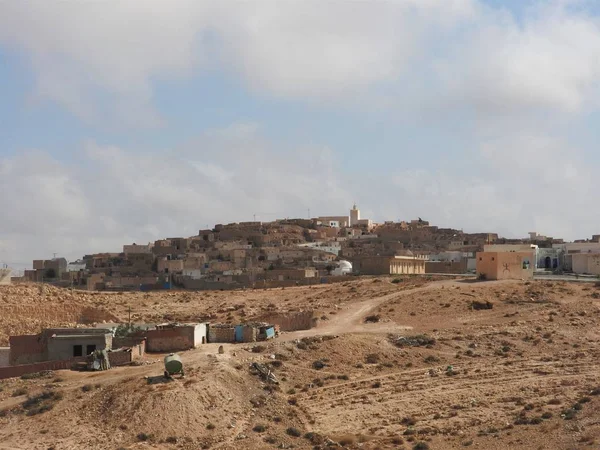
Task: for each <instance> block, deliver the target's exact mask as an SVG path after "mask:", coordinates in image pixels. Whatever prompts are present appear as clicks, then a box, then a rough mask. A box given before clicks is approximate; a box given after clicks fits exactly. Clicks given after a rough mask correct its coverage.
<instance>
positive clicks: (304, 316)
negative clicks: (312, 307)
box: [258, 311, 317, 331]
mask: <svg viewBox="0 0 600 450" xmlns="http://www.w3.org/2000/svg"><path fill="white" fill-rule="evenodd" d="M258 320H260V321H261V322H267V323H272V324H274V325H278V326H279V329H280V330H281V331H297V330H310V329H311V328H313V327H315V326H316V324H317V319H316V318H314V317H313V312H312V311H297V312H289V313H282V314H269V315H266V316H262V317H261V318H260V319H258Z"/></svg>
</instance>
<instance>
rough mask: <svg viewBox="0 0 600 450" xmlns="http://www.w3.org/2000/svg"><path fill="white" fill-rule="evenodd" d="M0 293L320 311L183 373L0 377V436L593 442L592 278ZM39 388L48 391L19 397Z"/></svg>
mask: <svg viewBox="0 0 600 450" xmlns="http://www.w3.org/2000/svg"><path fill="white" fill-rule="evenodd" d="M7 289H11V290H15V289H28V290H30V291H28V292H29V293H30V294H31V295H32V298H31V299H28V300H27V301H28V302H33V303H32V304H34V305H38V306H39V307H41V306H40V305H43V304H46V305H52V304H54V303H56V304H60V305H63V306H64V307H65V308H66V306H67V305H71V306H73V307H74V306H75V305H79V307H81V308H95V310H96V311H100V312H102V313H103V314H108V315H114V316H117V317H120V318H123V317H125V316H126V314H127V310H128V307H129V306H131V308H132V310H133V311H134V314H136V315H137V316H138V317H142V318H144V319H151V320H159V319H162V318H165V316H167V315H172V316H173V318H174V319H177V320H193V319H196V318H200V317H215V318H218V319H220V318H223V319H227V317H228V316H229V317H230V319H229V320H232V321H233V320H237V319H238V318H250V317H254V316H259V315H261V314H264V312H265V311H269V310H281V311H286V310H293V309H301V308H308V307H312V308H314V309H315V310H316V311H318V314H319V315H320V316H321V317H327V320H320V321H319V324H318V327H317V328H315V329H313V330H308V331H302V332H295V333H285V334H283V335H282V336H281V337H280V338H279V339H278V340H276V341H272V342H269V343H258V344H256V345H225V354H223V355H220V354H218V353H217V345H215V344H208V345H205V346H203V347H202V348H200V349H197V350H194V351H189V352H183V353H182V358H183V360H184V363H185V365H186V368H187V373H186V377H185V378H184V379H182V380H179V379H177V380H175V381H172V382H168V383H165V382H163V380H162V379H161V377H160V374H161V373H162V365H161V363H160V359H161V358H160V355H151V356H149V358H148V359H149V363H150V364H148V365H143V366H139V367H123V368H118V369H114V370H111V371H108V372H100V373H77V372H70V371H60V372H55V373H51V374H47V375H44V376H42V377H40V378H34V379H29V380H22V379H11V380H5V381H3V382H1V383H0V387H1V389H2V390H1V391H0V411H2V412H0V416H1V417H0V448H11V449H12V448H17V449H48V448H51V447H53V448H55V449H56V450H59V449H86V448H98V449H120V448H127V449H134V448H139V449H150V448H154V449H158V448H161V449H162V448H167V449H171V448H172V449H176V448H180V449H198V448H222V449H226V448H231V449H234V448H248V449H263V448H315V447H316V448H325V447H326V446H327V445H330V446H334V445H344V446H345V447H346V448H363V449H376V448H404V449H413V448H421V449H426V448H430V449H458V448H465V447H466V448H468V447H472V448H479V449H515V448H523V449H579V448H600V413H599V412H598V411H600V367H599V363H598V357H599V356H600V349H599V348H598V344H597V343H598V337H599V328H598V324H599V322H600V288H596V287H595V286H594V285H589V284H577V283H572V284H569V283H564V282H530V283H524V282H518V281H514V282H512V281H511V282H486V283H471V282H467V281H460V280H446V281H429V282H428V283H426V282H425V280H422V279H419V280H417V279H407V280H405V281H404V282H401V283H392V282H391V279H380V280H377V281H376V280H373V279H362V280H357V281H349V282H347V283H343V284H337V285H327V286H319V287H313V288H308V287H302V288H293V289H285V290H280V289H278V290H268V291H263V290H259V291H252V290H248V291H238V292H210V293H201V294H192V293H162V294H160V293H156V294H149V295H148V294H123V295H116V294H115V295H113V294H110V295H106V294H89V293H71V292H68V291H56V293H54V291H53V290H51V291H49V292H46V293H43V294H40V293H39V291H35V289H34V288H30V287H10V288H4V287H3V288H1V289H0V295H2V296H3V299H4V304H2V303H0V305H3V307H5V308H9V307H10V304H11V302H12V300H14V297H15V294H12V293H11V294H7V292H8V291H7ZM36 292H37V296H36V295H35V294H36ZM69 296H73V298H72V299H71V298H70V297H69ZM38 297H40V298H41V297H43V298H44V299H45V303H44V302H41V301H40V298H38ZM11 299H12V300H11ZM474 302H476V303H475V304H474ZM239 305H241V306H239ZM14 306H15V305H13V307H14ZM474 306H475V308H474ZM478 308H484V309H478ZM485 308H487V309H485ZM15 311H17V310H15ZM15 314H17V313H15ZM11 317H12V316H11ZM15 317H16V316H15ZM28 317H31V318H35V315H34V314H33V313H30V315H29V316H28ZM366 319H368V321H365V320H366ZM44 320H46V321H47V320H48V319H44ZM6 323H11V324H13V321H12V320H11V321H8V322H6V321H5V319H4V316H2V317H1V318H0V326H1V327H2V331H3V332H4V333H6V330H5V324H6ZM44 323H47V322H44ZM11 326H14V325H11ZM33 331H34V330H33ZM153 361H154V362H155V363H153V364H152V362H153ZM254 361H259V362H261V363H264V364H268V365H270V366H271V367H272V368H273V370H274V372H275V373H276V375H277V377H278V379H279V380H280V384H279V386H278V387H276V388H273V387H272V386H270V385H265V384H264V383H263V382H262V381H261V380H260V378H259V377H257V376H256V375H254V374H252V373H251V371H250V370H249V366H250V364H251V363H252V362H254ZM449 366H451V368H450V369H449V368H448V367H449ZM145 377H149V378H145ZM43 392H49V393H52V394H48V395H46V397H48V398H46V399H40V400H39V401H38V402H37V403H35V402H30V403H32V404H30V405H28V404H27V403H25V402H26V400H27V398H28V397H29V398H34V399H35V397H36V395H39V394H40V393H43ZM24 404H25V406H23V405H24ZM44 405H48V408H47V409H48V410H47V411H44V409H46V408H44V407H43V406H44ZM40 406H42V408H40ZM40 409H41V410H40ZM36 413H37V414H36ZM28 414H29V415H28Z"/></svg>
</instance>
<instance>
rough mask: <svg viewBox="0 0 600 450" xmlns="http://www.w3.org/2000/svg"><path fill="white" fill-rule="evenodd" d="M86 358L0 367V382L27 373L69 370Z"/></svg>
mask: <svg viewBox="0 0 600 450" xmlns="http://www.w3.org/2000/svg"><path fill="white" fill-rule="evenodd" d="M85 360H86V358H85V357H82V358H74V359H70V360H68V361H46V362H39V363H35V364H24V365H19V366H8V367H0V380H2V379H5V378H14V377H20V376H21V375H25V374H27V373H36V372H42V371H44V370H64V369H70V368H71V367H72V366H73V365H74V364H75V363H76V362H79V361H85Z"/></svg>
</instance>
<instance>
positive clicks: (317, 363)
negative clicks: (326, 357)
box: [312, 359, 327, 370]
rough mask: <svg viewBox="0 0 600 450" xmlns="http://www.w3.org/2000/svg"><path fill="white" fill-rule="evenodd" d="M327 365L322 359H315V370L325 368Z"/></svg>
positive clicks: (313, 364)
mask: <svg viewBox="0 0 600 450" xmlns="http://www.w3.org/2000/svg"><path fill="white" fill-rule="evenodd" d="M326 366H327V365H326V364H325V363H324V362H323V361H322V360H320V359H318V360H316V361H314V362H313V363H312V368H313V369H315V370H321V369H323V368H324V367H326Z"/></svg>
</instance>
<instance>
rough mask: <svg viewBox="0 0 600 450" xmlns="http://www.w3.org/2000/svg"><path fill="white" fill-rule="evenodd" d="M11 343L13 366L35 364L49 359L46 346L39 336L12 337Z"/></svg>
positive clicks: (10, 360) (11, 362) (11, 363)
mask: <svg viewBox="0 0 600 450" xmlns="http://www.w3.org/2000/svg"><path fill="white" fill-rule="evenodd" d="M9 343H10V357H9V363H10V365H11V366H16V365H20V364H33V363H37V362H41V361H44V360H45V359H47V352H46V344H45V342H44V341H43V339H42V338H41V336H40V335H38V334H34V335H23V336H11V337H10V338H9Z"/></svg>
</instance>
